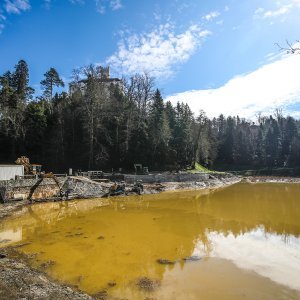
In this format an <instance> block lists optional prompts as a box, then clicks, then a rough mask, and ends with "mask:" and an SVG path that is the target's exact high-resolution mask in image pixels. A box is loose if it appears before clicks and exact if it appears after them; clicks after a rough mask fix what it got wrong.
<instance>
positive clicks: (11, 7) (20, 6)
mask: <svg viewBox="0 0 300 300" xmlns="http://www.w3.org/2000/svg"><path fill="white" fill-rule="evenodd" d="M4 8H5V10H6V12H7V13H9V14H20V13H21V12H22V11H26V10H29V9H30V8H31V7H30V3H29V1H28V0H5V5H4Z"/></svg>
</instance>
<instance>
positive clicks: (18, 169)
mask: <svg viewBox="0 0 300 300" xmlns="http://www.w3.org/2000/svg"><path fill="white" fill-rule="evenodd" d="M16 175H19V176H24V167H23V166H19V165H0V180H10V179H15V177H16Z"/></svg>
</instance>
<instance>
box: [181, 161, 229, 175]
mask: <svg viewBox="0 0 300 300" xmlns="http://www.w3.org/2000/svg"><path fill="white" fill-rule="evenodd" d="M187 171H188V172H190V173H193V174H194V173H199V172H204V173H215V174H224V173H225V172H217V171H213V170H209V169H207V168H205V167H203V166H202V165H200V164H199V163H197V162H196V163H195V168H194V169H190V170H187Z"/></svg>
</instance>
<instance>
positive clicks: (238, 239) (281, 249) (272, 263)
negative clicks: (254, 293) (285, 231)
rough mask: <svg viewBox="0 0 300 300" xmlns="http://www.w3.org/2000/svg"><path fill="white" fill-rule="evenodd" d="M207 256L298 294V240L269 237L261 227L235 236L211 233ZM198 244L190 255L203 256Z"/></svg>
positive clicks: (299, 259)
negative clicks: (229, 262)
mask: <svg viewBox="0 0 300 300" xmlns="http://www.w3.org/2000/svg"><path fill="white" fill-rule="evenodd" d="M207 239H208V240H209V241H210V245H211V249H212V251H211V253H209V256H211V257H218V258H222V259H227V260H230V261H232V262H233V263H234V264H235V265H236V266H237V267H239V268H241V269H246V270H251V271H254V272H256V273H257V274H259V275H260V276H263V277H266V278H269V279H271V280H272V281H273V282H276V283H278V284H282V285H285V286H288V287H290V288H292V289H295V290H297V291H300V281H299V272H300V252H299V245H300V238H298V237H295V236H289V237H288V242H286V240H287V239H286V236H284V235H276V234H269V233H267V232H265V230H264V228H263V227H259V228H257V229H255V230H253V231H250V232H246V233H244V234H240V235H237V236H234V235H233V234H232V233H230V234H228V235H225V234H222V233H217V232H210V233H209V234H208V236H207ZM203 248H204V246H203V244H202V243H201V242H198V243H197V244H196V248H195V250H194V253H193V255H205V252H204V251H203Z"/></svg>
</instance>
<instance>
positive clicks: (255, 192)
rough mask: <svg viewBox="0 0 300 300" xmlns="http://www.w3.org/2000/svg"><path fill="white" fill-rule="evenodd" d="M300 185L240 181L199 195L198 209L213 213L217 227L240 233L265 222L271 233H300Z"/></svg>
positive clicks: (217, 228) (201, 211)
mask: <svg viewBox="0 0 300 300" xmlns="http://www.w3.org/2000/svg"><path fill="white" fill-rule="evenodd" d="M299 194H300V185H288V186H287V185H281V184H255V185H253V184H239V185H234V186H231V187H229V188H227V189H223V190H216V191H214V192H213V193H210V194H206V195H200V196H195V199H197V200H198V201H196V202H195V205H196V206H197V213H199V214H206V215H210V216H211V217H213V218H214V219H215V220H214V222H213V230H214V231H218V232H221V233H223V234H226V233H233V234H234V235H239V234H243V233H246V232H248V231H251V230H253V229H255V228H257V227H259V226H263V227H264V229H265V231H266V232H267V233H274V234H280V235H283V236H288V235H295V236H299V235H300V223H299V220H300V209H299V206H300V203H299V201H298V198H299Z"/></svg>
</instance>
